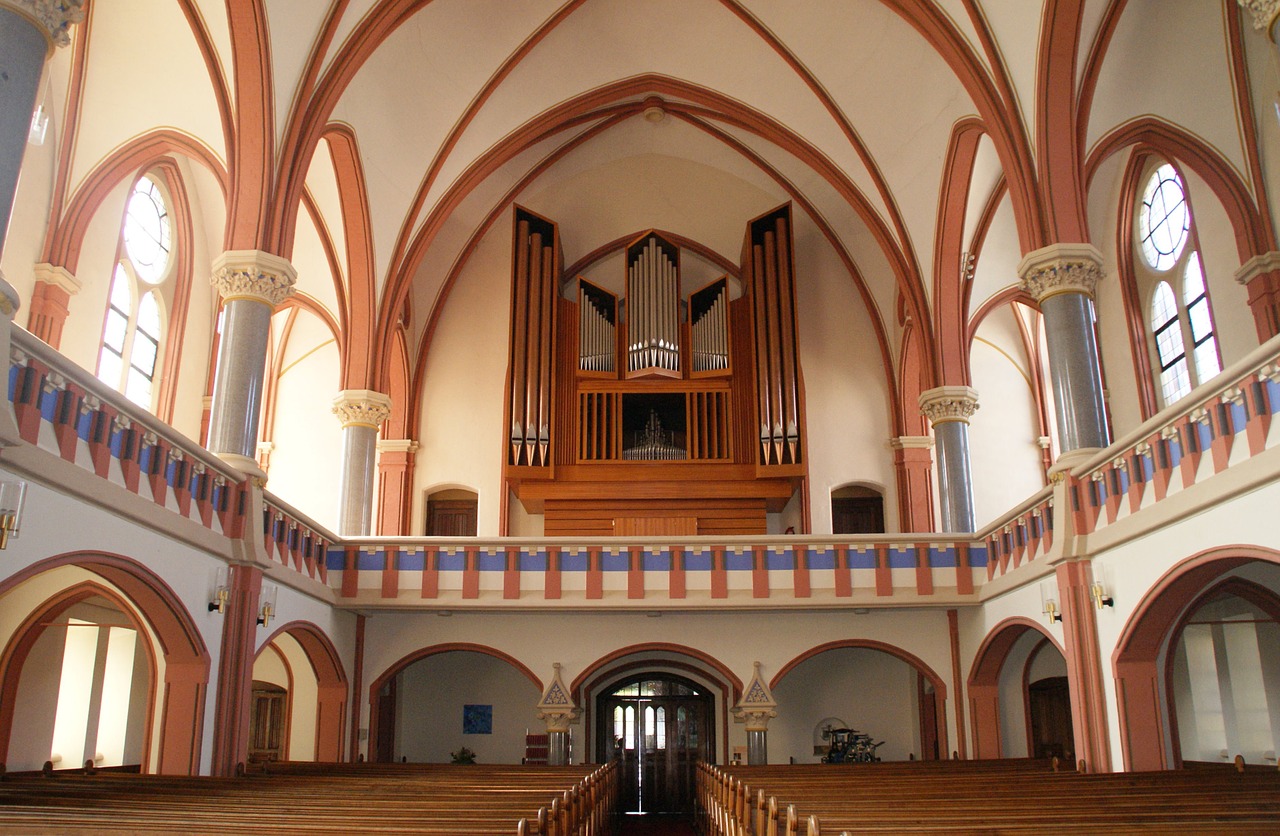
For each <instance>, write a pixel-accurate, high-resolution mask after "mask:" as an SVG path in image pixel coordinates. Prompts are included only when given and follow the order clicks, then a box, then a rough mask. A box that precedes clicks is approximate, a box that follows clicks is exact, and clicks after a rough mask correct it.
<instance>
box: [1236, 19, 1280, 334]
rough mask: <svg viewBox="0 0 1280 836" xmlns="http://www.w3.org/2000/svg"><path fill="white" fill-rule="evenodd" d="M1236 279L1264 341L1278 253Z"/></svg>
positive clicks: (1276, 317)
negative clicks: (1245, 294)
mask: <svg viewBox="0 0 1280 836" xmlns="http://www.w3.org/2000/svg"><path fill="white" fill-rule="evenodd" d="M1277 2H1280V0H1277ZM1236 281H1238V282H1239V283H1240V284H1242V285H1244V286H1245V287H1246V288H1247V289H1248V291H1249V309H1250V310H1251V311H1253V324H1254V327H1255V328H1257V329H1258V342H1260V343H1265V342H1266V341H1267V340H1269V339H1271V338H1272V337H1274V336H1275V335H1277V334H1280V252H1275V251H1272V252H1269V253H1267V254H1266V255H1260V256H1255V257H1254V258H1251V259H1249V260H1248V261H1246V262H1245V263H1244V264H1242V265H1241V266H1240V269H1239V270H1237V271H1236Z"/></svg>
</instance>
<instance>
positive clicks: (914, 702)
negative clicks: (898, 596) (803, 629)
mask: <svg viewBox="0 0 1280 836" xmlns="http://www.w3.org/2000/svg"><path fill="white" fill-rule="evenodd" d="M769 687H770V689H771V690H772V691H773V697H774V699H776V700H777V701H778V704H779V705H785V706H786V707H787V710H786V712H783V713H780V715H779V716H778V717H777V718H776V719H775V720H773V721H772V722H771V723H770V724H769V762H770V763H786V762H788V761H791V762H793V763H817V762H818V761H820V760H821V758H822V756H823V755H824V754H825V753H826V750H825V748H824V745H823V744H822V743H819V742H817V741H815V739H814V735H815V729H817V730H818V731H819V732H820V730H821V729H820V726H821V724H822V723H824V722H826V721H828V720H829V718H839V719H840V720H842V721H843V722H844V724H845V725H846V727H848V728H854V729H857V730H859V731H860V732H862V733H865V734H869V735H871V737H872V738H873V739H874V740H875V741H876V742H878V743H880V744H881V745H880V746H879V747H878V748H877V756H878V757H880V759H881V760H907V759H908V758H912V757H914V758H917V759H924V760H936V759H939V758H945V757H946V753H947V735H946V700H947V693H946V686H945V685H944V684H943V682H942V679H941V677H939V676H938V675H937V674H936V673H934V672H933V671H932V670H930V669H929V667H928V666H927V665H925V664H924V662H922V661H921V660H920V659H918V658H916V657H915V656H913V655H912V654H910V653H907V652H906V651H904V650H902V649H900V648H897V647H894V646H892V645H888V644H883V643H881V642H874V641H859V640H849V641H839V642H831V643H829V644H824V645H820V646H818V647H815V648H813V649H812V650H809V651H808V652H806V653H803V654H801V655H800V656H799V657H797V658H796V659H794V660H792V661H791V662H789V663H788V664H787V665H786V666H784V667H783V668H782V670H781V671H779V672H778V674H777V676H775V677H774V679H773V682H772V683H770V686H769ZM818 737H819V740H820V739H821V735H820V734H819V735H818Z"/></svg>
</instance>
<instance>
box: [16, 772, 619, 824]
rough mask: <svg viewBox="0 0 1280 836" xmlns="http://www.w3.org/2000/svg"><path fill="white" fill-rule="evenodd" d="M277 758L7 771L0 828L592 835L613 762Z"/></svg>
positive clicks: (606, 803) (608, 807)
mask: <svg viewBox="0 0 1280 836" xmlns="http://www.w3.org/2000/svg"><path fill="white" fill-rule="evenodd" d="M355 766H356V765H352V764H331V765H327V766H318V765H310V764H308V765H301V764H298V765H292V764H291V765H276V767H275V768H274V769H273V770H269V771H267V772H264V773H261V774H257V775H248V776H245V777H238V778H187V777H168V776H149V775H143V776H129V775H120V774H98V775H92V776H90V775H73V774H57V775H54V776H52V777H45V776H42V775H37V776H6V780H4V781H0V830H20V831H22V832H35V833H52V832H67V831H73V830H74V831H91V832H95V833H117V832H119V833H123V832H147V831H157V830H159V831H171V832H250V831H259V832H261V831H264V830H271V831H274V832H281V833H295V832H296V833H304V832H305V833H350V832H353V831H367V832H383V833H425V834H445V833H448V834H454V835H455V836H456V835H457V834H463V833H466V834H476V836H490V834H492V835H493V836H511V834H513V833H524V834H527V836H535V834H536V836H595V834H601V833H603V832H604V831H605V830H606V828H607V826H608V823H609V822H610V817H611V816H612V814H613V812H614V807H615V799H616V796H617V783H616V780H617V779H616V773H617V769H616V767H614V766H612V765H606V766H603V767H584V766H578V767H499V766H461V767H459V766H442V765H441V766H434V767H432V766H425V765H402V764H396V765H376V764H375V765H359V767H358V768H353V767H355Z"/></svg>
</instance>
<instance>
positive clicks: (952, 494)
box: [920, 386, 978, 533]
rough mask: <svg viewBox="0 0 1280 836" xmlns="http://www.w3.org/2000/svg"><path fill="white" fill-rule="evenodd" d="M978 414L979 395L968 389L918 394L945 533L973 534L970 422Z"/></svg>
mask: <svg viewBox="0 0 1280 836" xmlns="http://www.w3.org/2000/svg"><path fill="white" fill-rule="evenodd" d="M977 410H978V393H977V392H975V391H974V390H973V389H971V388H969V387H968V386H939V387H938V388H936V389H929V390H927V391H925V392H921V393H920V411H921V412H922V413H924V416H925V417H926V418H928V419H929V422H930V423H931V424H933V438H934V443H935V446H936V447H937V456H936V459H937V462H938V493H939V494H940V496H939V501H940V503H941V508H940V511H941V517H942V530H943V531H945V532H948V533H959V532H970V531H973V530H974V512H973V475H972V469H971V467H970V465H969V418H970V417H972V416H973V413H974V412H977Z"/></svg>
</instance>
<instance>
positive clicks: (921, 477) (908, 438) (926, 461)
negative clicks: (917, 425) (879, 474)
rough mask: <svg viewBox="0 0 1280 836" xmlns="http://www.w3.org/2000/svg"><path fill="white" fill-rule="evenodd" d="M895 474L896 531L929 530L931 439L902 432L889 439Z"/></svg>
mask: <svg viewBox="0 0 1280 836" xmlns="http://www.w3.org/2000/svg"><path fill="white" fill-rule="evenodd" d="M889 446H890V447H892V448H893V470H894V473H895V475H896V476H897V477H898V530H899V531H920V532H931V531H933V530H934V529H933V453H932V452H931V448H932V447H933V439H932V438H930V437H929V436H927V435H903V436H899V437H897V438H891V439H889Z"/></svg>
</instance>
